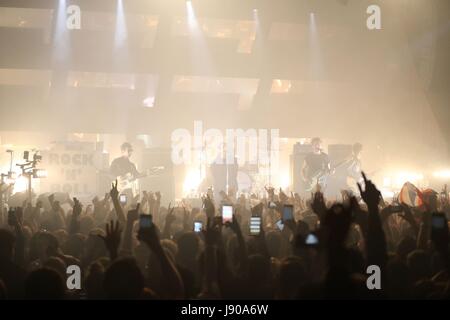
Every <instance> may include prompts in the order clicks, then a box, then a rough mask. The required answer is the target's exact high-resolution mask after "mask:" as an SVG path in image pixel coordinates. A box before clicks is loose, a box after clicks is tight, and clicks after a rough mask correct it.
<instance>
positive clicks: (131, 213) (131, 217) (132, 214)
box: [127, 203, 141, 223]
mask: <svg viewBox="0 0 450 320" xmlns="http://www.w3.org/2000/svg"><path fill="white" fill-rule="evenodd" d="M140 205H141V204H140V203H138V204H137V205H136V209H132V210H128V214H127V222H128V223H134V222H135V221H136V220H137V219H139V207H140Z"/></svg>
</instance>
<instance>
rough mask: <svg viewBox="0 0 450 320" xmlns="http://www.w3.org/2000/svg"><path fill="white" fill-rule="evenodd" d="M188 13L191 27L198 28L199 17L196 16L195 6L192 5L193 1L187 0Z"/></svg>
mask: <svg viewBox="0 0 450 320" xmlns="http://www.w3.org/2000/svg"><path fill="white" fill-rule="evenodd" d="M186 14H187V20H188V24H189V27H190V28H191V30H192V29H196V28H197V27H198V23H197V19H196V17H195V11H194V6H193V5H192V1H186Z"/></svg>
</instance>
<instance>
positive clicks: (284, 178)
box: [280, 172, 291, 189]
mask: <svg viewBox="0 0 450 320" xmlns="http://www.w3.org/2000/svg"><path fill="white" fill-rule="evenodd" d="M290 184H291V182H290V178H289V172H283V173H282V174H281V177H280V187H281V189H287V188H289V186H290Z"/></svg>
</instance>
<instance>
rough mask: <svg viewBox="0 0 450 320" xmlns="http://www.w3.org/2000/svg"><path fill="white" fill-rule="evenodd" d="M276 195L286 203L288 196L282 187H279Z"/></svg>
mask: <svg viewBox="0 0 450 320" xmlns="http://www.w3.org/2000/svg"><path fill="white" fill-rule="evenodd" d="M278 197H279V198H280V201H281V202H283V203H286V202H287V201H288V200H289V198H288V196H287V195H286V194H285V193H284V191H283V189H281V188H280V192H279V194H278Z"/></svg>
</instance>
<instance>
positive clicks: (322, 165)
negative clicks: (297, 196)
mask: <svg viewBox="0 0 450 320" xmlns="http://www.w3.org/2000/svg"><path fill="white" fill-rule="evenodd" d="M311 145H312V148H313V150H312V152H310V153H308V154H307V155H306V156H305V160H304V161H303V166H302V171H301V176H302V178H303V180H304V183H305V186H306V188H305V191H307V192H309V191H312V190H313V189H314V188H315V187H316V186H317V185H319V186H320V187H321V188H325V186H326V178H327V176H328V175H329V174H330V172H331V168H330V159H329V158H328V155H327V154H326V153H325V152H323V151H322V140H321V139H320V138H313V139H312V140H311Z"/></svg>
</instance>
